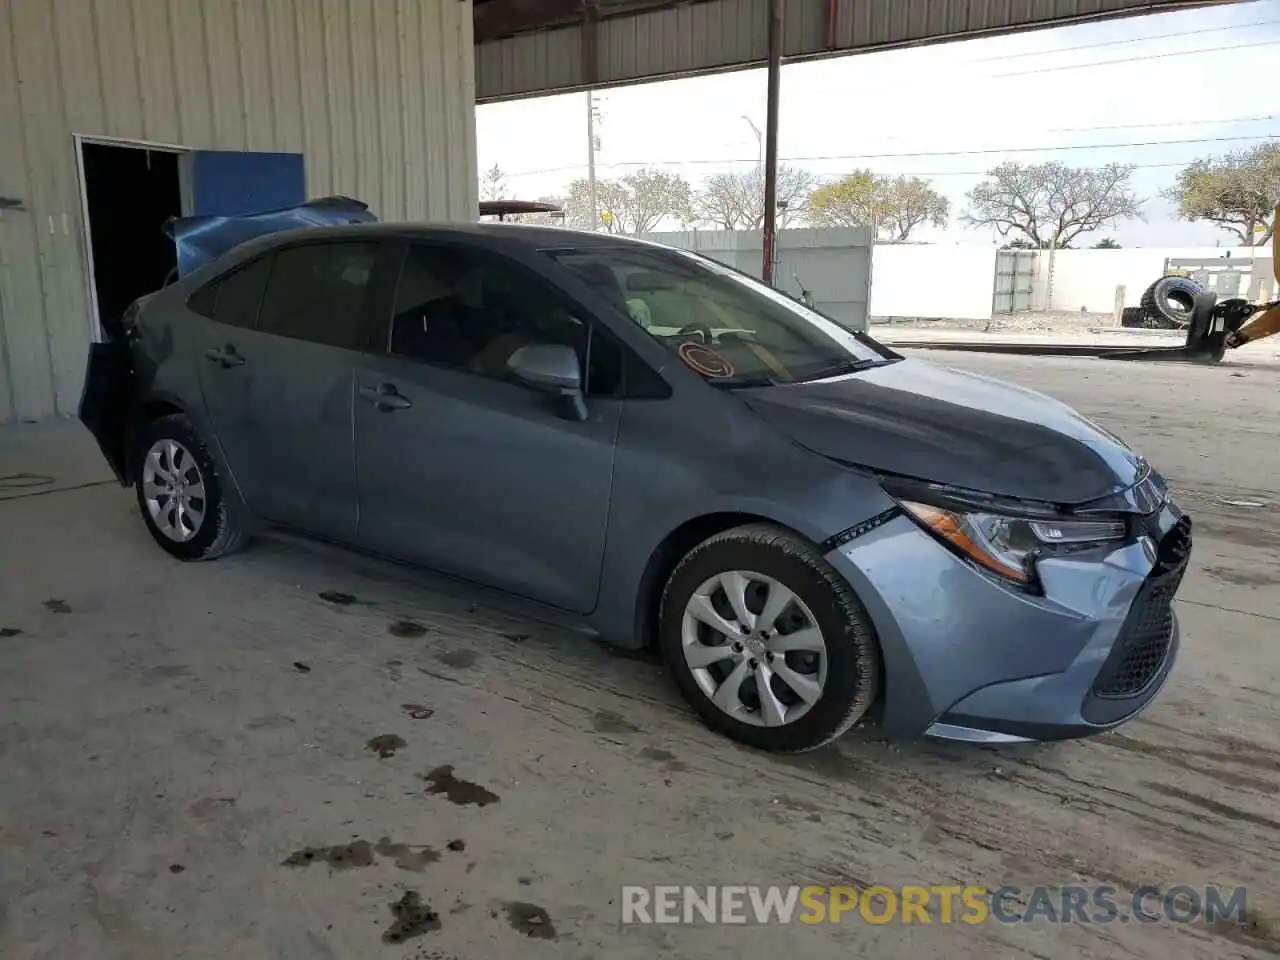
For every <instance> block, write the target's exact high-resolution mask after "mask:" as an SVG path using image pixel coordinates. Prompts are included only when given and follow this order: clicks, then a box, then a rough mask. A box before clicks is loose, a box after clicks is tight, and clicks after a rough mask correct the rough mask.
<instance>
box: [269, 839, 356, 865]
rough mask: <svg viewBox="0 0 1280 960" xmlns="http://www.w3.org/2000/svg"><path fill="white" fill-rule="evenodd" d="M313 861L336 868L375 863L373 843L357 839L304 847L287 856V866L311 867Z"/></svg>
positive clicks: (284, 863)
mask: <svg viewBox="0 0 1280 960" xmlns="http://www.w3.org/2000/svg"><path fill="white" fill-rule="evenodd" d="M313 863H327V864H328V865H329V866H331V867H332V868H333V869H334V870H351V869H353V868H355V867H367V866H370V865H372V863H373V845H372V844H370V843H369V841H368V840H356V841H354V842H352V843H344V844H342V845H340V846H336V847H303V848H302V849H301V850H296V851H294V852H293V853H291V854H289V856H287V857H285V858H284V860H283V861H282V865H283V866H286V867H309V866H311V864H313Z"/></svg>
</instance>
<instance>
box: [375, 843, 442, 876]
mask: <svg viewBox="0 0 1280 960" xmlns="http://www.w3.org/2000/svg"><path fill="white" fill-rule="evenodd" d="M373 849H375V850H377V851H378V856H380V857H392V858H394V859H395V863H396V866H397V867H399V868H400V869H401V870H412V871H413V872H414V873H421V872H422V871H423V870H424V869H426V866H427V864H428V863H435V862H436V861H437V860H439V859H440V852H439V851H438V850H433V849H432V848H431V847H428V846H426V845H425V844H424V845H423V846H421V847H418V848H417V849H416V850H415V849H414V848H413V847H411V846H409V844H407V843H393V842H392V840H391V838H390V837H383V838H382V839H381V840H379V841H378V843H377V845H376V846H375V847H374V848H373Z"/></svg>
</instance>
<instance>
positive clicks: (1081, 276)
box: [873, 247, 1274, 313]
mask: <svg viewBox="0 0 1280 960" xmlns="http://www.w3.org/2000/svg"><path fill="white" fill-rule="evenodd" d="M1255 253H1256V254H1257V255H1256V257H1251V256H1250V250H1249V248H1248V247H1133V248H1131V249H1124V250H1092V249H1089V250H1058V251H1057V252H1055V253H1054V255H1053V289H1052V298H1050V296H1049V289H1048V283H1047V281H1048V275H1049V254H1048V253H1047V252H1044V251H1041V252H1040V253H1039V254H1038V256H1037V258H1036V276H1035V283H1034V285H1033V288H1032V294H1031V301H1032V303H1033V304H1034V305H1035V306H1036V308H1037V309H1042V310H1081V311H1084V312H1087V313H1110V312H1111V311H1112V310H1113V309H1114V308H1115V298H1116V287H1117V286H1123V287H1124V303H1125V306H1126V307H1136V306H1137V305H1138V301H1139V300H1140V299H1141V297H1142V293H1143V291H1144V290H1146V289H1147V287H1149V286H1150V285H1151V284H1152V283H1153V282H1154V281H1155V280H1157V279H1159V277H1160V276H1161V275H1162V274H1163V273H1164V262H1165V260H1166V259H1167V258H1170V257H1177V258H1184V259H1193V258H1194V259H1203V260H1221V261H1223V262H1224V263H1230V264H1231V265H1232V266H1233V267H1234V268H1235V269H1237V270H1240V271H1241V272H1242V273H1243V274H1244V277H1245V279H1244V282H1243V284H1242V285H1241V294H1245V293H1247V292H1248V290H1249V279H1250V276H1251V275H1252V276H1257V275H1262V276H1263V277H1266V278H1270V277H1271V276H1272V274H1271V250H1270V248H1269V247H1258V248H1257V250H1256V251H1255ZM1255 267H1256V270H1251V268H1255ZM1272 285H1273V286H1274V280H1273V281H1272ZM873 312H874V311H873Z"/></svg>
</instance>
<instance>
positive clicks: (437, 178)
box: [0, 0, 477, 423]
mask: <svg viewBox="0 0 1280 960" xmlns="http://www.w3.org/2000/svg"><path fill="white" fill-rule="evenodd" d="M471 18H472V12H471V4H470V3H469V2H466V0H461V2H460V0H0V197H10V198H16V199H19V200H21V201H22V202H23V205H24V208H25V209H23V210H2V209H0V423H3V422H7V421H10V420H18V419H24V420H25V419H39V418H41V417H45V416H48V415H50V414H52V413H55V412H56V413H60V414H70V413H74V411H75V407H76V404H77V402H78V400H79V392H80V385H81V381H82V377H83V366H84V358H85V353H86V346H87V344H88V342H89V339H90V336H91V330H92V329H93V322H92V319H91V317H90V307H89V297H88V279H87V268H86V264H85V238H84V224H83V222H82V215H81V198H80V191H79V182H78V179H77V172H76V162H75V152H74V141H73V139H72V134H73V133H78V134H85V135H96V136H110V137H123V138H129V139H136V140H146V141H151V142H159V143H168V144H177V145H181V146H186V147H192V148H204V149H224V150H241V149H243V150H279V151H291V152H301V153H304V154H305V155H306V167H307V187H308V192H309V194H310V195H311V196H323V195H326V194H333V193H340V194H346V195H348V196H354V197H359V198H360V199H362V200H364V201H366V202H367V203H369V204H370V206H371V207H372V208H373V209H374V211H375V212H376V213H377V214H378V215H379V217H381V218H382V219H384V220H397V219H449V220H473V219H475V214H476V211H475V203H476V192H477V188H476V160H475V120H474V116H475V114H474V103H475V69H474V59H473V50H474V47H473V44H472V26H471V23H472V20H471Z"/></svg>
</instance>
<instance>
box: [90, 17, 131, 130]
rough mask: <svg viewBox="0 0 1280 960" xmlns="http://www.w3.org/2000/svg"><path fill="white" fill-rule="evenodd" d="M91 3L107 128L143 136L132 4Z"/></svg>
mask: <svg viewBox="0 0 1280 960" xmlns="http://www.w3.org/2000/svg"><path fill="white" fill-rule="evenodd" d="M91 2H92V7H91V9H92V11H93V17H94V35H95V36H96V37H97V40H98V66H99V69H100V71H101V73H102V98H103V101H104V102H105V104H106V121H107V126H108V127H110V128H111V130H112V131H113V133H114V135H115V136H118V137H135V138H136V137H142V136H143V135H144V124H143V120H142V117H143V107H144V104H143V97H142V89H141V82H140V80H139V77H138V49H137V45H136V44H135V43H134V39H135V35H134V30H133V5H132V4H131V3H130V0H91Z"/></svg>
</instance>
